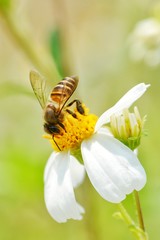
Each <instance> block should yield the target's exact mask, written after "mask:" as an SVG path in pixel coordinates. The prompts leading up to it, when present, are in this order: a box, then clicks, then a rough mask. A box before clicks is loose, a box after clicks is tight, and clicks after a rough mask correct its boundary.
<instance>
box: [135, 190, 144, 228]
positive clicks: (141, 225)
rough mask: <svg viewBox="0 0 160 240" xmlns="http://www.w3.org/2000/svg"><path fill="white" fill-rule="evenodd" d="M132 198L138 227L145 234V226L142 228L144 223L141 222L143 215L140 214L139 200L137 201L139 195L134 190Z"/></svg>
mask: <svg viewBox="0 0 160 240" xmlns="http://www.w3.org/2000/svg"><path fill="white" fill-rule="evenodd" d="M134 197H135V202H136V208H137V216H138V221H139V227H140V228H141V229H142V230H143V231H144V232H145V226H144V221H143V214H142V209H141V204H140V199H139V193H138V192H137V191H136V190H135V191H134Z"/></svg>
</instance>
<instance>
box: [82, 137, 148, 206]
mask: <svg viewBox="0 0 160 240" xmlns="http://www.w3.org/2000/svg"><path fill="white" fill-rule="evenodd" d="M81 150H82V156H83V160H84V165H85V168H86V172H87V174H88V176H89V178H90V181H91V183H92V184H93V186H94V188H95V189H96V190H97V192H98V193H99V194H100V195H101V196H102V197H103V198H104V199H105V200H107V201H109V202H112V203H119V202H121V201H122V200H124V199H125V197H126V195H127V194H130V193H131V192H133V190H137V191H139V190H140V189H142V188H143V187H144V185H145V183H146V173H145V171H144V169H143V167H142V165H141V164H140V162H139V160H138V158H137V156H136V155H135V153H134V152H132V151H131V150H130V149H129V148H128V147H126V146H125V145H124V144H122V143H121V142H119V141H118V140H116V139H115V138H113V137H111V136H108V135H107V134H105V133H96V134H95V135H94V136H93V137H92V139H91V140H85V141H84V142H83V143H82V147H81Z"/></svg>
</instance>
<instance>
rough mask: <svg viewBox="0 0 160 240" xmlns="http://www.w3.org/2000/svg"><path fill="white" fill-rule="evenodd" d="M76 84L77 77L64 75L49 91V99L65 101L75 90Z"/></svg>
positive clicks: (58, 101)
mask: <svg viewBox="0 0 160 240" xmlns="http://www.w3.org/2000/svg"><path fill="white" fill-rule="evenodd" d="M77 84H78V78H77V77H65V78H64V79H63V80H62V81H60V82H59V83H58V84H57V85H56V86H55V87H54V89H53V91H52V92H51V95H50V97H51V99H52V101H54V102H57V103H60V102H61V103H64V102H66V101H67V100H68V99H69V98H70V97H71V95H72V94H73V92H74V91H75V89H76V87H77Z"/></svg>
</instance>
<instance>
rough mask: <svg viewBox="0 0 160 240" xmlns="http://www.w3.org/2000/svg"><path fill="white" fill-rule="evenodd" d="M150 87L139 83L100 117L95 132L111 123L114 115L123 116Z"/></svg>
mask: <svg viewBox="0 0 160 240" xmlns="http://www.w3.org/2000/svg"><path fill="white" fill-rule="evenodd" d="M149 86H150V84H145V83H139V84H138V85H136V86H134V87H133V88H132V89H130V90H129V91H128V92H127V93H126V94H125V95H124V96H123V97H122V98H121V99H120V100H119V101H118V102H117V103H116V104H115V105H114V106H113V107H112V108H110V109H108V110H107V111H106V112H104V113H103V114H102V115H101V116H100V117H99V119H98V121H97V123H96V126H95V132H96V131H97V130H98V129H100V128H101V127H102V126H103V125H104V124H107V123H109V122H110V117H111V115H112V114H121V113H122V110H123V109H125V108H129V107H130V106H131V105H132V104H133V103H134V102H135V101H136V100H137V99H139V98H140V97H141V96H142V95H143V94H144V93H145V92H146V90H147V88H148V87H149Z"/></svg>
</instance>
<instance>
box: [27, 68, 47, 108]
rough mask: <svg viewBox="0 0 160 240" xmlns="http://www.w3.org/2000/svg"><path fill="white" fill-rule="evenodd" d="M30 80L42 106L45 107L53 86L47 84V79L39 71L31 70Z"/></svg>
mask: <svg viewBox="0 0 160 240" xmlns="http://www.w3.org/2000/svg"><path fill="white" fill-rule="evenodd" d="M30 82H31V86H32V88H33V91H34V93H35V95H36V97H37V99H38V101H39V103H40V105H41V107H42V108H43V109H44V108H45V106H46V103H47V101H48V97H49V94H50V92H51V87H50V86H49V85H47V84H46V81H45V79H44V78H43V77H42V76H41V75H40V74H39V73H38V72H36V71H33V70H32V71H31V72H30Z"/></svg>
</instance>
